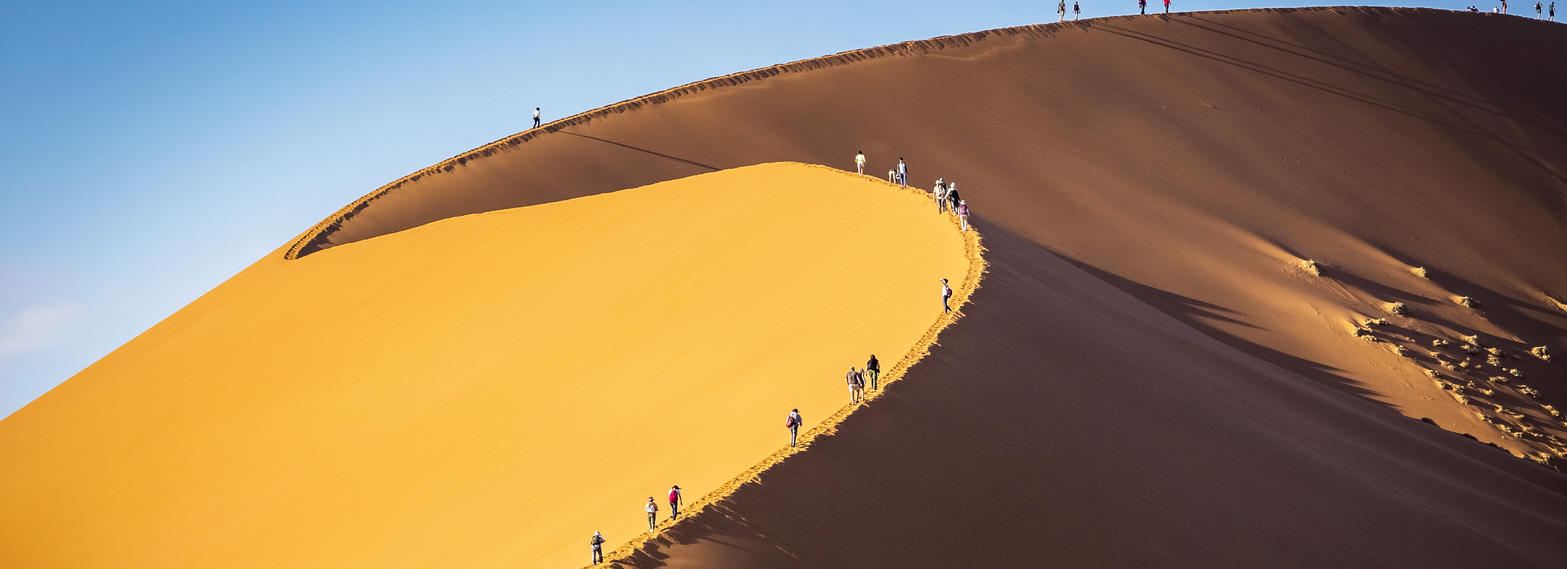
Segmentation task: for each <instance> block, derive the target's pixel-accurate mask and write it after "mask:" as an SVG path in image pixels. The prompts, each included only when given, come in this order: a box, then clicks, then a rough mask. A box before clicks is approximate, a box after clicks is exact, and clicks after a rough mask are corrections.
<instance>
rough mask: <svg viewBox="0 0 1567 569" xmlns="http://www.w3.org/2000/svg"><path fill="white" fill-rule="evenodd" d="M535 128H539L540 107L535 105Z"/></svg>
mask: <svg viewBox="0 0 1567 569" xmlns="http://www.w3.org/2000/svg"><path fill="white" fill-rule="evenodd" d="M533 128H539V108H538V107H533Z"/></svg>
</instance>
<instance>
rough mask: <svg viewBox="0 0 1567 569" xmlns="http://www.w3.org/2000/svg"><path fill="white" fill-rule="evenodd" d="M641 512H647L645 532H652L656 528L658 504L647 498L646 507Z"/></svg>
mask: <svg viewBox="0 0 1567 569" xmlns="http://www.w3.org/2000/svg"><path fill="white" fill-rule="evenodd" d="M643 510H644V511H646V512H647V530H648V531H653V530H654V529H655V528H657V527H658V502H654V501H653V497H652V496H648V497H647V507H646V508H643Z"/></svg>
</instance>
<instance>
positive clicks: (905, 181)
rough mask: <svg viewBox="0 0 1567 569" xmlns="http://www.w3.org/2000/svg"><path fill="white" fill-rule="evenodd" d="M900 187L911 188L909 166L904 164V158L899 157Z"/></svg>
mask: <svg viewBox="0 0 1567 569" xmlns="http://www.w3.org/2000/svg"><path fill="white" fill-rule="evenodd" d="M898 185H900V186H903V187H905V188H907V187H909V165H908V164H904V163H903V157H902V156H899V157H898Z"/></svg>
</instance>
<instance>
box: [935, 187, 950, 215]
mask: <svg viewBox="0 0 1567 569" xmlns="http://www.w3.org/2000/svg"><path fill="white" fill-rule="evenodd" d="M934 191H935V192H936V213H945V212H946V211H947V182H946V180H936V188H935V190H934Z"/></svg>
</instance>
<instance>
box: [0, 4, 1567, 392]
mask: <svg viewBox="0 0 1567 569" xmlns="http://www.w3.org/2000/svg"><path fill="white" fill-rule="evenodd" d="M1155 3H1157V0H1155V1H1153V2H1150V4H1155ZM1466 4H1467V3H1465V2H1444V3H1438V4H1435V5H1433V6H1434V7H1444V8H1460V7H1462V6H1464V5H1466ZM1524 4H1525V2H1523V1H1519V2H1515V3H1514V7H1513V11H1514V12H1515V13H1522V12H1523V11H1524V10H1528V11H1529V15H1530V16H1532V11H1533V10H1532V3H1528V4H1529V5H1530V7H1528V8H1525V7H1524ZM6 5H7V8H6V10H4V11H3V13H4V17H3V18H0V170H3V178H0V180H3V181H0V243H3V244H4V245H3V246H0V417H3V416H5V415H9V414H10V413H11V412H13V411H15V410H16V409H18V408H20V407H21V406H23V405H25V404H26V403H27V402H28V401H31V400H32V399H34V398H36V397H37V396H39V395H40V394H42V393H44V392H45V391H47V390H49V389H50V388H52V387H54V386H55V385H56V384H58V383H59V382H61V381H64V380H65V379H67V378H69V377H70V376H71V375H72V374H75V373H76V372H77V371H79V370H81V369H82V368H84V367H86V366H87V365H89V364H91V363H92V362H93V361H95V360H97V359H98V358H100V357H102V356H103V355H105V354H107V353H109V352H110V351H112V350H113V349H114V348H116V347H118V346H119V345H120V344H123V343H125V342H126V341H128V340H130V339H131V338H132V337H134V336H135V335H136V334H138V333H140V332H141V331H143V330H145V329H147V328H149V327H151V326H152V325H153V324H156V323H157V322H158V321H159V320H161V319H163V318H164V317H166V316H168V315H169V314H172V313H173V312H174V311H176V310H178V309H179V308H180V307H182V306H184V305H185V304H187V303H189V302H190V301H192V300H194V299H195V298H196V297H198V296H200V295H201V294H202V293H203V292H206V291H207V290H209V289H211V288H212V287H214V286H216V285H218V284H219V283H221V282H222V281H223V280H224V279H226V278H228V277H229V276H231V275H233V274H234V273H236V272H238V271H240V270H241V269H243V268H244V267H245V266H246V265H248V264H250V263H251V262H253V261H255V260H256V259H258V258H260V257H261V256H262V255H265V254H267V253H268V252H270V251H272V250H273V249H276V248H277V247H279V246H280V245H282V244H284V243H285V242H286V241H287V240H288V239H289V238H291V237H293V236H295V235H296V234H298V233H299V232H301V231H303V230H304V229H306V228H308V227H310V226H311V225H313V224H314V223H315V222H317V221H319V220H321V219H322V218H324V217H326V216H327V215H329V214H331V213H332V212H333V211H335V210H336V209H337V208H339V207H341V206H343V205H344V204H347V203H348V202H350V201H352V200H354V199H355V198H357V197H359V196H360V195H363V194H365V193H366V192H369V191H370V190H372V189H375V188H376V187H378V186H380V185H382V184H385V183H387V182H389V181H392V180H394V179H396V178H398V177H401V176H402V175H404V174H407V173H409V172H412V171H414V170H418V169H420V168H422V167H424V166H428V165H430V164H433V163H435V162H438V161H440V160H442V159H445V158H448V157H450V156H453V155H456V154H458V153H461V152H463V151H465V150H468V149H471V148H474V147H476V146H479V145H481V144H484V143H487V142H490V141H492V140H496V139H499V138H502V137H505V136H507V135H510V134H512V133H515V132H517V131H520V130H523V129H524V128H526V127H527V126H528V123H529V121H530V117H529V115H530V112H531V110H532V108H533V107H535V106H539V107H543V109H544V115H545V118H546V120H548V119H553V118H559V117H561V116H566V115H570V114H574V113H578V112H581V111H586V110H590V109H593V108H596V107H600V106H603V105H606V104H610V103H613V102H616V101H620V100H623V99H627V98H631V97H635V96H638V95H642V94H646V93H649V92H653V91H657V90H660V89H664V88H667V87H672V86H675V85H679V84H682V83H687V82H691V81H696V80H700V79H705V78H708V77H713V76H717V75H723V74H727V73H732V72H735V71H742V70H746V69H751V68H756V67H763V66H767V65H771V64H774V63H781V62H785V61H792V60H797V59H804V58H809V57H815V56H819V55H825V54H829V53H834V52H839V51H844V50H849V49H857V48H862V47H871V46H876V45H881V44H888V43H895V42H898V41H904V40H916V39H924V38H928V37H933V36H938V35H947V34H954V33H962V32H969V31H976V30H983V29H990V28H997V27H1004V26H1013V25H1021V24H1029V23H1039V22H1045V21H1051V20H1053V19H1054V17H1055V14H1054V2H1011V1H997V2H940V1H925V0H908V1H904V2H887V3H882V2H773V3H762V2H754V3H753V2H540V3H532V2H516V1H512V2H439V3H437V2H430V3H425V4H416V3H407V2H397V1H378V2H364V3H334V2H286V1H284V2H265V3H256V4H251V3H235V2H103V3H94V2H71V1H60V0H52V1H43V2H34V1H31V0H10V1H8V2H7V3H6ZM1266 5H1280V4H1266ZM1260 6H1264V4H1243V3H1238V2H1227V1H1226V2H1209V1H1205V2H1190V3H1189V2H1187V1H1186V0H1176V1H1175V3H1174V7H1175V9H1176V10H1177V11H1180V10H1196V9H1230V8H1247V7H1260ZM1489 7H1490V4H1489V3H1487V4H1484V5H1482V8H1486V9H1489ZM1564 8H1567V6H1564ZM1135 11H1136V2H1135V0H1121V1H1119V2H1116V3H1113V4H1112V3H1107V2H1099V1H1088V2H1084V4H1083V15H1084V17H1094V16H1105V15H1118V14H1127V13H1132V12H1135Z"/></svg>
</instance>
